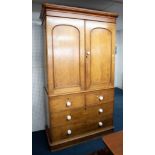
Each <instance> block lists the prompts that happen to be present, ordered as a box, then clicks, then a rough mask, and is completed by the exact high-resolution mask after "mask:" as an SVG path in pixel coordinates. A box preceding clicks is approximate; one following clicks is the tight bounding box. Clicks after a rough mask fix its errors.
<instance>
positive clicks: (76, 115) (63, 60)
mask: <svg viewBox="0 0 155 155" xmlns="http://www.w3.org/2000/svg"><path fill="white" fill-rule="evenodd" d="M116 17H117V14H115V13H109V12H102V11H95V10H88V9H82V8H75V7H67V6H60V5H54V4H47V3H46V4H43V6H42V12H41V19H42V25H43V31H44V55H45V56H44V59H45V67H44V70H45V87H44V90H45V111H46V112H45V114H46V116H45V117H46V125H45V126H46V133H47V138H48V144H49V147H50V149H51V150H56V149H62V148H65V147H69V146H71V145H74V144H77V143H79V142H82V141H85V140H87V139H90V138H93V137H96V136H101V135H104V134H106V133H109V132H112V131H113V129H114V124H113V107H114V54H115V53H114V52H115V51H114V50H115V27H116Z"/></svg>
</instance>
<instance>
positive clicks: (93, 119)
mask: <svg viewBox="0 0 155 155" xmlns="http://www.w3.org/2000/svg"><path fill="white" fill-rule="evenodd" d="M86 112H87V114H86V126H87V127H86V128H87V131H92V130H98V129H102V128H105V127H108V126H112V125H113V102H107V103H103V104H101V105H98V106H92V107H88V108H87V110H86Z"/></svg>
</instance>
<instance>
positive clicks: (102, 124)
mask: <svg viewBox="0 0 155 155" xmlns="http://www.w3.org/2000/svg"><path fill="white" fill-rule="evenodd" d="M111 126H113V116H112V115H109V117H107V118H106V119H105V118H102V119H99V118H98V119H94V120H89V121H87V122H86V131H87V132H92V131H97V130H102V129H104V128H106V127H111Z"/></svg>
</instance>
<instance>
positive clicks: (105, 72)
mask: <svg viewBox="0 0 155 155" xmlns="http://www.w3.org/2000/svg"><path fill="white" fill-rule="evenodd" d="M114 54H115V24H113V23H104V22H97V21H86V88H87V89H103V88H110V87H113V86H114Z"/></svg>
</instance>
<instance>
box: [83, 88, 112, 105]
mask: <svg viewBox="0 0 155 155" xmlns="http://www.w3.org/2000/svg"><path fill="white" fill-rule="evenodd" d="M110 101H114V89H106V90H100V91H93V92H89V93H87V94H86V105H87V106H92V105H98V104H101V103H106V102H110Z"/></svg>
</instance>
